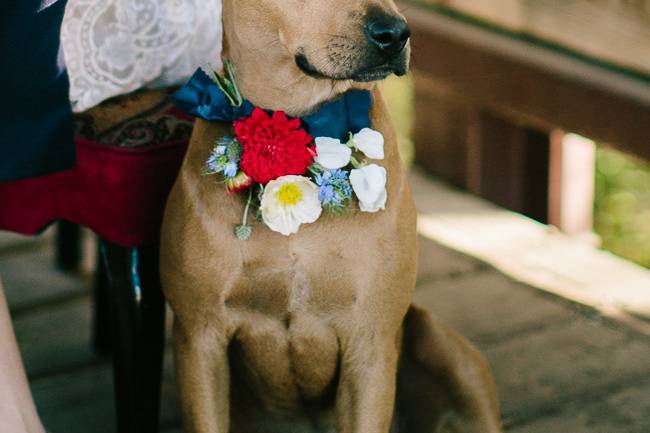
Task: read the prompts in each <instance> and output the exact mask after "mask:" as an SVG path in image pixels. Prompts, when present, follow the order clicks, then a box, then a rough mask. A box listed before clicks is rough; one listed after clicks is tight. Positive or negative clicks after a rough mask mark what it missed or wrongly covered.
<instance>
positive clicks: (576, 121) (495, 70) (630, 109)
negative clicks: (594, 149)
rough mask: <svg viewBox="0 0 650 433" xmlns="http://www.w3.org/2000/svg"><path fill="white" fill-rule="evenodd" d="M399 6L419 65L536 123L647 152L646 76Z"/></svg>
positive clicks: (442, 81)
mask: <svg viewBox="0 0 650 433" xmlns="http://www.w3.org/2000/svg"><path fill="white" fill-rule="evenodd" d="M404 13H405V15H406V16H407V18H408V19H409V22H410V24H411V27H412V29H413V38H412V41H413V46H414V51H413V67H414V69H415V71H416V72H417V73H419V74H422V75H423V76H426V77H429V78H430V79H432V80H434V81H436V82H438V83H439V85H440V86H443V87H445V88H446V89H448V90H449V91H450V92H453V93H454V94H456V95H459V96H461V97H463V98H466V99H468V100H470V101H472V103H473V104H475V105H477V106H479V107H484V108H485V109H487V110H489V111H493V112H496V113H500V115H502V116H505V117H506V118H509V117H511V118H513V119H515V121H521V122H525V123H526V124H529V125H531V126H533V127H534V128H535V129H539V130H542V131H550V130H551V129H554V128H560V129H563V130H565V131H570V132H576V133H578V134H580V135H583V136H586V137H589V138H593V139H595V140H598V141H602V142H607V143H610V144H612V145H614V146H617V147H618V148H620V149H622V150H624V151H626V152H629V153H633V154H636V155H638V156H640V157H643V158H646V159H650V139H649V138H648V137H649V134H648V128H649V125H650V86H648V85H647V84H646V83H643V82H640V81H637V80H634V79H631V78H627V77H623V76H621V75H620V74H616V73H614V72H610V71H607V70H605V69H601V68H598V67H595V66H593V65H589V64H586V63H584V62H581V61H579V60H576V59H572V58H570V57H568V56H565V55H562V54H559V53H555V52H552V51H550V50H546V49H543V48H538V47H535V46H533V45H531V44H527V43H525V42H522V41H517V40H512V39H511V38H507V37H505V36H501V35H498V34H495V33H493V32H490V31H487V30H484V29H481V28H477V27H476V26H472V25H470V24H466V23H462V22H458V21H456V20H453V19H451V18H447V17H444V16H441V15H439V14H436V13H434V12H431V11H429V10H426V9H424V8H422V7H417V6H414V7H409V8H406V9H405V10H404Z"/></svg>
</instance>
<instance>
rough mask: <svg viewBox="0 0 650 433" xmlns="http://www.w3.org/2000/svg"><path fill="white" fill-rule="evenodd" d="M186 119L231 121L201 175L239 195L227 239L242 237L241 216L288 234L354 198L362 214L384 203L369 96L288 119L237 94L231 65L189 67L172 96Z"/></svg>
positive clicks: (347, 206)
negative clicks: (221, 69)
mask: <svg viewBox="0 0 650 433" xmlns="http://www.w3.org/2000/svg"><path fill="white" fill-rule="evenodd" d="M172 99H173V100H174V102H175V104H176V105H177V106H178V107H179V108H181V109H183V110H184V111H186V112H187V113H188V114H191V115H193V116H197V117H200V118H202V119H205V120H210V121H223V122H232V123H233V132H234V135H233V136H228V137H222V138H219V139H218V140H217V141H216V142H215V143H214V147H213V149H212V151H211V153H210V155H209V156H208V158H207V161H206V168H205V174H206V175H215V176H218V177H219V178H220V179H221V180H222V181H223V183H224V184H225V187H226V190H227V192H228V193H230V194H237V193H242V192H247V194H246V197H247V199H246V206H245V210H244V215H243V220H242V222H241V224H237V225H235V235H236V236H237V237H238V238H239V239H242V240H245V239H248V238H249V237H250V235H251V232H252V226H251V225H250V224H249V222H248V219H249V214H250V213H251V210H254V211H255V215H256V216H257V218H258V219H260V220H261V221H263V222H264V223H265V225H266V226H268V227H269V228H270V229H271V230H273V231H276V232H278V233H281V234H283V235H285V236H289V235H292V234H295V233H297V232H298V230H299V228H300V226H301V225H302V224H309V223H313V222H315V221H316V220H317V219H318V218H319V217H320V216H321V215H322V213H323V211H325V212H328V213H332V214H343V213H346V212H348V211H351V210H352V209H353V202H355V200H354V197H355V196H356V199H357V200H356V201H357V202H358V207H359V209H360V210H361V211H363V212H378V211H380V210H383V209H384V208H385V206H386V199H387V194H386V169H385V168H384V167H382V166H380V165H377V164H369V163H367V162H366V159H375V160H381V159H384V137H383V136H382V134H381V133H379V132H377V131H375V130H373V129H371V128H370V126H371V122H370V116H369V111H370V107H371V105H372V98H371V96H370V92H367V91H350V92H347V93H346V94H345V95H343V96H342V97H341V98H339V99H337V100H336V101H333V102H330V103H327V104H324V105H323V106H322V107H320V109H319V110H317V111H316V112H315V113H313V114H311V115H308V116H304V117H302V118H289V117H288V116H287V115H286V114H285V113H284V112H282V111H276V112H270V111H266V110H262V109H260V108H257V107H254V106H253V105H252V104H251V103H250V102H248V101H246V100H245V99H244V98H243V97H242V96H241V94H240V92H239V90H238V88H237V85H236V80H235V75H234V71H233V68H232V66H231V65H230V64H229V63H228V62H226V68H225V74H224V75H223V76H221V75H218V74H216V73H212V72H205V71H203V70H201V69H199V70H197V71H196V72H195V73H194V75H193V76H192V78H191V79H190V81H189V82H188V83H187V84H186V85H185V86H184V87H182V88H181V89H180V90H179V91H178V92H177V93H176V94H175V95H174V96H173V98H172Z"/></svg>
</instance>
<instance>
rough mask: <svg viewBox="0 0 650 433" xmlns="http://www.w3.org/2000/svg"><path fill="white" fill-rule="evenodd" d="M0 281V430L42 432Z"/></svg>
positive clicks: (24, 432) (18, 432)
mask: <svg viewBox="0 0 650 433" xmlns="http://www.w3.org/2000/svg"><path fill="white" fill-rule="evenodd" d="M44 431H45V430H44V429H43V425H42V424H41V421H40V419H39V417H38V414H37V413H36V406H35V405H34V399H33V398H32V394H31V391H30V389H29V383H28V382H27V375H26V374H25V369H24V368H23V364H22V360H21V358H20V352H19V351H18V345H17V344H16V337H15V336H14V330H13V326H12V324H11V317H10V316H9V309H8V308H7V301H6V300H5V294H4V290H3V288H2V281H0V432H3V433H44Z"/></svg>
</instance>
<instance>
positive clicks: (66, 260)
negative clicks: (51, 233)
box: [55, 221, 81, 271]
mask: <svg viewBox="0 0 650 433" xmlns="http://www.w3.org/2000/svg"><path fill="white" fill-rule="evenodd" d="M55 255H56V257H55V260H56V266H57V267H58V268H59V269H61V270H62V271H76V270H78V269H79V266H80V264H81V228H80V227H79V226H78V225H77V224H74V223H70V222H67V221H59V222H58V223H57V227H56V252H55Z"/></svg>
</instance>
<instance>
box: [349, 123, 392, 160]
mask: <svg viewBox="0 0 650 433" xmlns="http://www.w3.org/2000/svg"><path fill="white" fill-rule="evenodd" d="M352 142H353V143H354V146H355V147H356V148H357V149H359V150H360V151H361V152H363V153H364V155H366V156H367V157H368V158H370V159H384V136H383V135H382V134H381V132H378V131H375V130H374V129H370V128H363V129H362V130H361V131H359V132H357V133H356V134H354V135H353V136H352Z"/></svg>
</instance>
